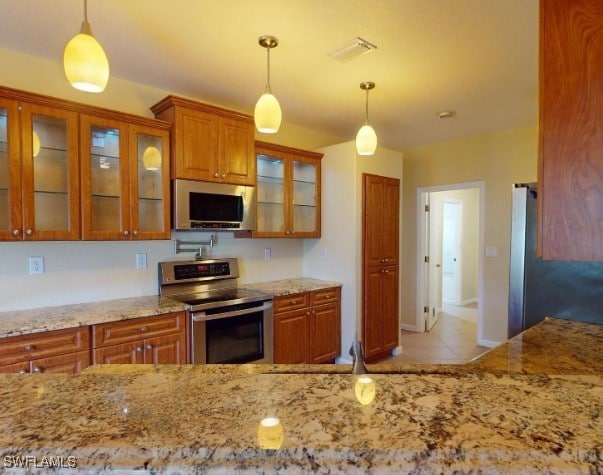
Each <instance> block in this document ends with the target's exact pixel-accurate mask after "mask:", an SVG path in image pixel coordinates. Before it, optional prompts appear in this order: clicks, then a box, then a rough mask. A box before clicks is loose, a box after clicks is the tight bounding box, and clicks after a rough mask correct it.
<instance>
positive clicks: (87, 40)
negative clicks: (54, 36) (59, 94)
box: [63, 0, 109, 92]
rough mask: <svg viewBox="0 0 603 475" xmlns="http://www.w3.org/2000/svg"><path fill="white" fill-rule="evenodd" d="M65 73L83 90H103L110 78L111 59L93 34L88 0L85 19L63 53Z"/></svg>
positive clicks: (73, 83) (76, 86)
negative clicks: (89, 21) (89, 18)
mask: <svg viewBox="0 0 603 475" xmlns="http://www.w3.org/2000/svg"><path fill="white" fill-rule="evenodd" d="M63 67H64V68H65V75H66V76H67V80H68V81H69V82H70V83H71V85H72V86H73V87H74V88H76V89H79V90H81V91H86V92H103V91H104V90H105V86H106V85H107V81H108V80H109V61H108V60H107V55H106V54H105V51H104V50H103V47H102V46H101V45H100V44H99V42H98V41H96V39H95V38H94V36H92V29H91V28H90V23H88V0H84V21H83V22H82V27H81V28H80V32H79V33H78V34H77V35H75V36H74V37H73V38H71V40H70V41H69V43H67V46H66V47H65V52H64V54H63Z"/></svg>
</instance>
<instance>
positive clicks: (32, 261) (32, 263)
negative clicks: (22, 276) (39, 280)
mask: <svg viewBox="0 0 603 475" xmlns="http://www.w3.org/2000/svg"><path fill="white" fill-rule="evenodd" d="M43 273H44V258H43V257H41V256H37V257H30V258H29V275H39V274H43Z"/></svg>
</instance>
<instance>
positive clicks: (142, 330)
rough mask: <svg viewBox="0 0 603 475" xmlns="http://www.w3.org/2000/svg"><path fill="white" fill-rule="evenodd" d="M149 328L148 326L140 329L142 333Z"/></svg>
mask: <svg viewBox="0 0 603 475" xmlns="http://www.w3.org/2000/svg"><path fill="white" fill-rule="evenodd" d="M147 330H148V328H147V327H140V331H141V332H142V333H144V332H146V331H147Z"/></svg>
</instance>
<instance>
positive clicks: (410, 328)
mask: <svg viewBox="0 0 603 475" xmlns="http://www.w3.org/2000/svg"><path fill="white" fill-rule="evenodd" d="M400 330H406V331H409V332H417V333H422V332H420V331H419V330H418V329H417V326H416V325H409V324H408V323H402V324H400Z"/></svg>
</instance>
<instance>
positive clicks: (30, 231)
mask: <svg viewBox="0 0 603 475" xmlns="http://www.w3.org/2000/svg"><path fill="white" fill-rule="evenodd" d="M25 234H27V235H28V236H31V235H32V234H33V231H32V230H31V229H28V230H27V231H25Z"/></svg>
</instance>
